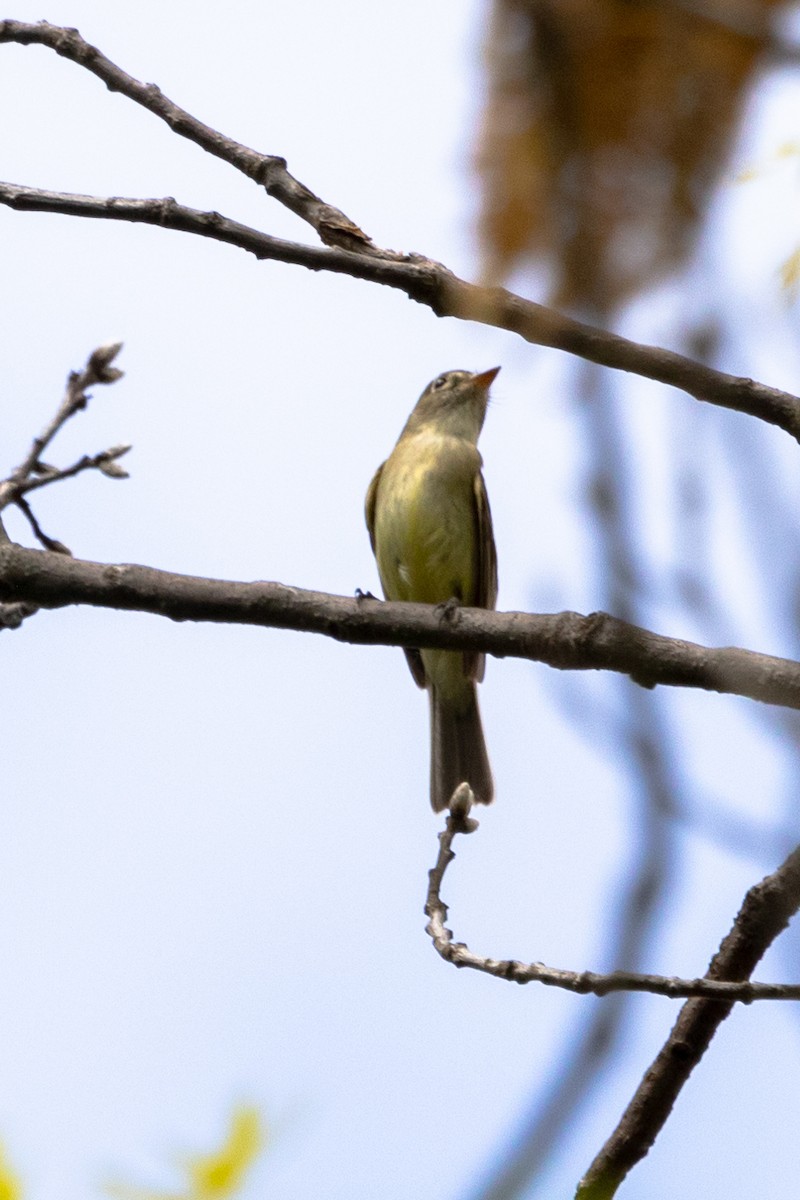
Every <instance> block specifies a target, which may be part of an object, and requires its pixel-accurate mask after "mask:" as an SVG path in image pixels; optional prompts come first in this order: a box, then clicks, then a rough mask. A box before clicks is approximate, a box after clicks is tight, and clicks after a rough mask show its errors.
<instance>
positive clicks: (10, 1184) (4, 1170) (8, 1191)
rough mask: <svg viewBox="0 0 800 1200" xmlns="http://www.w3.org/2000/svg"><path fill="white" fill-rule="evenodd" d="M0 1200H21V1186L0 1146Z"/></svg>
mask: <svg viewBox="0 0 800 1200" xmlns="http://www.w3.org/2000/svg"><path fill="white" fill-rule="evenodd" d="M0 1200H22V1184H21V1183H20V1181H19V1178H18V1177H17V1175H16V1173H15V1172H14V1171H12V1169H11V1167H10V1165H9V1163H8V1161H7V1160H6V1156H5V1152H4V1151H3V1148H2V1146H0Z"/></svg>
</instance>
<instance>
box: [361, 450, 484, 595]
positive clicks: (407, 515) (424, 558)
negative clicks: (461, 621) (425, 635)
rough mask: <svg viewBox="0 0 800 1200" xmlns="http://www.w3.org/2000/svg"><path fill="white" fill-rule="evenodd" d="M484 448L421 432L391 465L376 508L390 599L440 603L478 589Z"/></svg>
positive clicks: (383, 574) (379, 548)
mask: <svg viewBox="0 0 800 1200" xmlns="http://www.w3.org/2000/svg"><path fill="white" fill-rule="evenodd" d="M479 464H480V458H479V456H478V452H477V449H476V448H475V447H474V446H473V445H471V444H470V443H468V442H466V441H464V440H463V439H461V438H453V437H448V436H444V435H441V434H428V433H420V434H416V435H415V436H413V437H409V438H405V439H403V441H402V442H401V443H399V444H398V445H397V446H396V447H395V450H394V451H393V453H392V454H391V456H390V457H389V459H388V460H387V462H386V464H385V466H384V468H383V472H382V475H381V480H380V486H379V492H378V497H377V504H376V510H375V551H376V555H377V559H378V567H379V570H380V575H381V581H382V583H383V587H384V591H385V593H386V595H387V598H389V599H391V600H413V601H418V602H420V603H424V604H440V603H443V602H444V601H446V600H449V599H450V598H451V597H453V596H456V597H458V598H459V599H461V600H462V601H464V603H467V604H469V603H471V602H472V600H473V596H474V591H475V574H476V570H475V561H476V553H475V536H476V533H475V511H474V504H475V499H474V480H475V474H476V472H477V471H478V469H479Z"/></svg>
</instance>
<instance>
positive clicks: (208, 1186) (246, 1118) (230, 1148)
mask: <svg viewBox="0 0 800 1200" xmlns="http://www.w3.org/2000/svg"><path fill="white" fill-rule="evenodd" d="M265 1140H266V1139H265V1134H264V1130H263V1129H262V1126H261V1117H260V1115H259V1113H258V1110H257V1109H255V1108H249V1107H245V1106H242V1107H240V1108H237V1109H235V1110H234V1113H233V1116H232V1117H231V1123H230V1129H229V1132H228V1136H227V1139H226V1140H225V1142H224V1143H223V1145H222V1146H221V1147H220V1148H219V1150H216V1151H215V1152H214V1153H213V1154H208V1155H198V1156H197V1157H195V1158H192V1159H191V1160H190V1162H189V1174H190V1176H191V1180H192V1185H193V1191H192V1192H191V1196H192V1200H194V1198H195V1197H197V1200H212V1198H216V1197H218V1196H232V1195H233V1194H234V1193H235V1192H236V1191H238V1189H239V1187H240V1186H241V1183H242V1180H243V1178H244V1175H245V1172H246V1171H247V1170H248V1168H249V1167H250V1166H252V1164H253V1162H254V1161H255V1160H256V1158H257V1157H258V1155H259V1153H260V1152H261V1150H262V1149H263V1147H264V1143H265Z"/></svg>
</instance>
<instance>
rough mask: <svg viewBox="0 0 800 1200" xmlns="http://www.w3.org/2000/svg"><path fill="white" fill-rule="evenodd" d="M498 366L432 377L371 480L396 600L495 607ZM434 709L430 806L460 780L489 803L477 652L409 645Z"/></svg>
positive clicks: (377, 547)
mask: <svg viewBox="0 0 800 1200" xmlns="http://www.w3.org/2000/svg"><path fill="white" fill-rule="evenodd" d="M499 370H500V368H499V367H493V368H492V370H490V371H483V372H481V373H480V374H473V373H472V372H471V371H447V372H446V373H445V374H444V375H439V376H438V377H437V378H436V379H434V380H433V382H432V383H429V384H428V386H427V387H426V388H425V391H424V392H423V393H422V395H421V396H420V398H419V400H418V401H417V404H416V407H415V408H414V411H413V412H412V413H411V416H410V417H409V418H408V420H407V421H406V424H405V427H404V429H403V432H402V433H401V434H400V437H399V438H398V441H397V445H396V446H395V448H394V450H393V451H392V453H391V454H390V455H389V457H388V458H387V460H386V462H385V463H383V464H382V465H381V466H380V467H378V470H377V471H376V472H375V476H374V478H373V480H372V483H371V484H370V485H369V491H368V492H367V500H366V518H367V528H368V530H369V536H370V541H371V543H372V550H373V553H374V555H375V558H376V559H377V562H378V573H379V574H380V578H381V585H382V586H383V591H384V595H385V596H386V599H387V600H406V601H408V600H412V601H416V602H417V603H421V604H446V603H448V602H450V601H453V600H455V601H457V602H458V603H459V604H464V605H467V606H472V607H477V608H494V606H495V602H496V600H497V556H496V553H495V546H494V536H493V534H492V515H491V513H490V511H489V500H488V497H487V495H486V487H485V485H484V482H483V475H482V474H481V466H482V463H483V460H482V458H481V456H480V453H479V451H478V446H477V442H478V436H479V434H480V431H481V427H482V426H483V420H484V417H485V416H486V405H487V402H488V399H489V388H490V386H491V384H492V382H493V380H494V379H495V377H496V375H497V373H498V371H499ZM405 655H406V658H407V659H408V665H409V667H410V668H411V674H412V675H413V676H414V679H415V680H416V682H417V683H418V684H419V686H420V687H424V688H427V690H428V695H429V697H430V712H431V804H432V805H433V810H434V812H441V811H442V809H445V808H447V807H448V806H449V803H450V799H451V797H452V795H453V792H454V791H455V789H456V788H457V787H458V785H459V784H460V783H468V784H469V786H470V788H471V789H472V792H473V794H474V796H475V799H476V800H478V801H479V802H480V803H481V804H490V803H491V801H492V799H493V796H494V783H493V781H492V771H491V768H490V766H489V757H488V755H487V753H486V743H485V741H484V737H483V729H482V727H481V717H480V712H479V710H478V695H477V689H476V683H477V682H478V681H479V680H481V679H483V671H484V655H483V654H479V653H478V652H476V651H474V650H465V651H460V650H406V651H405Z"/></svg>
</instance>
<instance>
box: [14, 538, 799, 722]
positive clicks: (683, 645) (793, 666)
mask: <svg viewBox="0 0 800 1200" xmlns="http://www.w3.org/2000/svg"><path fill="white" fill-rule="evenodd" d="M0 601H5V602H7V603H10V602H16V601H25V602H28V603H31V604H38V605H39V606H40V607H42V608H62V607H64V606H65V605H69V604H88V605H92V606H95V607H99V608H115V609H121V610H128V611H134V612H149V613H156V614H158V615H160V616H165V617H170V618H171V619H172V620H174V621H211V622H216V623H225V624H235V625H259V626H264V627H268V628H275V629H294V630H298V631H304V632H309V633H321V634H323V635H325V636H326V637H331V638H335V639H336V640H337V641H340V642H349V643H351V644H355V645H389V646H408V647H421V648H427V647H430V646H436V647H441V648H443V649H448V650H483V651H485V652H486V653H488V654H493V655H495V656H496V657H498V658H506V657H511V658H527V659H532V660H534V661H536V662H543V663H547V664H548V665H549V666H551V667H557V668H559V669H561V670H575V671H588V670H610V671H618V672H620V673H622V674H625V675H629V676H630V677H631V679H632V680H633V681H634V683H638V684H641V685H642V686H644V687H653V686H655V685H656V684H668V685H670V686H673V687H696V688H703V689H705V690H709V691H715V692H726V693H730V694H732V695H737V696H748V697H749V698H750V699H752V700H760V701H763V702H764V703H767V704H778V705H782V706H783V707H786V708H800V664H798V663H796V662H792V661H791V660H790V659H784V658H775V657H773V656H771V655H768V654H757V653H755V652H753V651H750V650H740V649H738V648H736V647H727V648H724V649H709V648H708V647H706V646H698V645H696V644H695V643H693V642H684V641H679V640H678V639H676V638H668V637H663V636H662V635H660V634H657V633H651V632H649V631H648V630H646V629H640V628H638V627H637V626H635V625H628V624H626V623H625V622H624V621H618V620H616V619H615V618H614V617H611V616H608V615H607V614H606V613H593V614H592V615H591V616H588V617H584V616H580V615H579V614H578V613H569V612H565V613H557V614H553V615H551V614H531V613H513V612H512V613H496V612H487V611H486V610H485V609H481V608H461V609H456V610H455V611H451V610H447V611H442V609H441V608H437V607H434V606H430V605H426V604H387V603H384V602H382V601H379V600H376V599H375V598H374V597H371V596H359V597H358V598H356V599H350V598H348V597H345V596H332V595H329V594H327V593H325V592H311V591H307V590H305V589H304V588H295V587H289V586H287V585H285V584H280V583H238V582H233V581H228V580H220V579H203V578H199V577H197V576H192V575H176V574H173V573H171V572H169V571H158V570H156V569H155V568H153V567H140V566H134V565H131V564H121V563H120V564H108V563H93V562H86V561H83V560H80V559H66V558H62V557H61V556H59V555H51V554H47V553H44V552H42V551H40V550H27V549H25V548H24V547H22V546H17V545H14V544H13V543H6V544H4V545H3V544H0Z"/></svg>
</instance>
